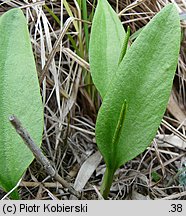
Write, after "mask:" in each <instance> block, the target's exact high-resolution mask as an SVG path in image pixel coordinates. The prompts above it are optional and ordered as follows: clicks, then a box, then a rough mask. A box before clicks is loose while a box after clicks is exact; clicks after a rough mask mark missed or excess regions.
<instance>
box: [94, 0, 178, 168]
mask: <svg viewBox="0 0 186 216" xmlns="http://www.w3.org/2000/svg"><path fill="white" fill-rule="evenodd" d="M179 47H180V21H179V14H178V12H177V9H176V8H175V6H174V5H173V4H169V5H167V6H166V7H165V8H164V9H162V11H161V12H160V13H158V14H157V15H156V16H155V17H154V18H153V19H152V20H151V21H150V22H149V23H148V25H147V26H146V27H145V28H144V29H143V30H142V32H141V33H140V35H139V36H138V37H137V39H136V40H135V42H134V43H133V44H132V46H131V47H130V49H129V50H128V51H127V53H126V54H125V56H124V58H123V60H122V62H121V63H120V65H119V68H118V70H117V72H116V75H115V76H114V77H113V79H112V82H111V83H110V86H109V89H107V90H108V92H107V94H106V95H105V97H104V100H103V104H102V106H101V108H100V110H99V113H98V117H97V122H96V141H97V144H98V147H99V149H100V151H101V153H102V155H103V157H104V160H105V162H106V165H107V167H108V169H110V170H112V169H115V168H118V167H119V166H121V165H122V164H124V163H126V162H127V161H129V160H131V159H133V158H134V157H136V156H137V155H139V154H140V153H142V152H143V151H144V150H145V149H146V147H147V146H148V145H149V144H150V143H151V141H152V139H153V138H154V136H155V134H156V131H157V129H158V126H159V125H160V122H161V119H162V117H163V114H164V112H165V109H166V105H167V102H168V99H169V95H170V91H171V87H172V82H173V78H174V74H175V69H176V65H177V61H178V54H179ZM108 55H110V53H108ZM100 79H101V81H103V79H102V78H100ZM124 100H126V101H127V104H128V109H127V114H126V117H125V121H124V127H123V128H122V133H121V135H120V139H119V142H118V144H117V145H116V146H113V145H112V139H113V137H114V133H115V128H116V127H117V124H118V119H119V116H120V110H121V106H122V104H123V101H124ZM113 148H116V150H113ZM113 152H116V158H115V161H114V162H113V158H114V156H113V155H112V154H113Z"/></svg>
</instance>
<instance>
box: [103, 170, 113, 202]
mask: <svg viewBox="0 0 186 216" xmlns="http://www.w3.org/2000/svg"><path fill="white" fill-rule="evenodd" d="M114 173H115V171H114V170H112V169H110V168H108V167H107V168H106V171H105V174H104V177H103V182H102V185H101V190H100V192H101V195H102V196H103V198H104V199H108V195H109V192H110V188H111V185H112V182H113V178H114Z"/></svg>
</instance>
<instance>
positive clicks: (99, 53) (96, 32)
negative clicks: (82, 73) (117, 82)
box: [89, 0, 125, 98]
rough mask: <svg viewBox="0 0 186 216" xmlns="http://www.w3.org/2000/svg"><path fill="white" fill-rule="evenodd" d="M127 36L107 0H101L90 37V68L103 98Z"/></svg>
mask: <svg viewBox="0 0 186 216" xmlns="http://www.w3.org/2000/svg"><path fill="white" fill-rule="evenodd" d="M124 38H125V31H124V29H123V26H122V24H121V22H120V20H119V18H118V16H117V14H116V12H115V11H114V10H113V9H112V7H111V6H110V5H109V4H108V2H107V0H99V1H98V5H97V8H96V11H95V14H94V19H93V23H92V29H91V37H90V48H89V49H90V53H89V60H90V70H91V75H92V79H93V82H94V83H95V86H96V88H97V89H98V91H99V92H100V94H101V96H102V98H103V97H104V95H105V94H106V91H107V88H108V86H109V85H110V81H111V79H112V77H113V75H114V74H115V73H116V70H117V67H118V61H119V57H120V52H121V48H122V45H123V41H124Z"/></svg>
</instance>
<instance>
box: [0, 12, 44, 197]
mask: <svg viewBox="0 0 186 216" xmlns="http://www.w3.org/2000/svg"><path fill="white" fill-rule="evenodd" d="M0 103H1V106H0V186H1V187H2V188H3V189H4V190H5V191H9V190H11V189H12V188H13V187H14V186H15V185H16V183H17V182H18V180H19V179H20V178H21V176H22V175H23V173H24V171H25V170H26V168H27V167H28V166H29V164H30V163H31V162H32V160H33V155H32V153H31V152H30V150H29V149H28V148H27V147H26V145H25V144H24V143H23V141H22V139H21V138H20V137H19V135H18V134H17V133H16V131H15V129H14V128H13V127H12V126H11V124H10V122H9V120H8V118H9V116H10V115H12V114H15V115H16V116H17V117H18V118H19V119H20V120H21V122H22V123H23V125H24V126H25V127H26V128H27V130H28V131H29V133H30V135H31V136H32V137H33V139H34V140H35V142H36V143H37V144H38V145H40V144H41V140H42V131H43V106H42V100H41V95H40V88H39V83H38V77H37V71H36V66H35V62H34V57H33V53H32V48H31V43H30V38H29V33H28V29H27V23H26V19H25V17H24V15H23V13H22V11H21V10H20V9H12V10H10V11H8V12H6V13H5V14H3V15H2V16H1V17H0ZM13 198H17V194H16V193H14V194H13Z"/></svg>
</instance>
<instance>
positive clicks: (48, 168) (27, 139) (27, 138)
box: [9, 115, 82, 199]
mask: <svg viewBox="0 0 186 216" xmlns="http://www.w3.org/2000/svg"><path fill="white" fill-rule="evenodd" d="M9 121H10V123H11V124H12V125H13V127H14V128H15V130H16V132H17V133H18V134H19V135H20V137H21V138H22V139H23V141H24V143H25V144H26V145H27V146H28V148H29V149H30V150H31V152H32V153H33V155H34V156H35V158H36V159H37V160H38V161H39V162H40V163H41V164H42V165H43V167H44V169H45V171H46V172H47V173H48V174H49V175H50V176H51V177H52V178H54V179H55V180H56V181H58V182H59V183H60V184H61V185H62V186H63V187H65V188H67V189H68V191H69V193H71V194H73V195H74V196H76V197H78V198H79V199H80V198H82V196H81V193H80V192H78V191H76V190H75V189H74V188H73V187H72V186H71V184H70V183H69V182H67V181H66V180H65V179H63V178H62V177H61V176H60V175H59V174H58V173H56V171H55V170H54V168H53V167H52V165H51V163H50V161H49V160H48V159H47V158H46V157H45V155H44V154H43V153H42V151H41V149H40V148H39V147H38V146H37V145H36V144H35V142H34V141H33V139H32V138H31V136H30V135H29V133H28V132H27V130H26V129H25V128H23V127H22V125H21V122H20V121H19V120H18V119H17V117H16V116H14V115H12V116H10V117H9Z"/></svg>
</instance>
